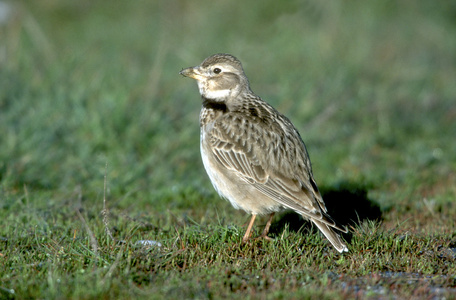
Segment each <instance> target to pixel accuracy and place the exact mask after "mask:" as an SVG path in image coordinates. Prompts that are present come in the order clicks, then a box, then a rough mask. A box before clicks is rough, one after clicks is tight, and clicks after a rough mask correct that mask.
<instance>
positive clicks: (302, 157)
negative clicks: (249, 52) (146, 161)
mask: <svg viewBox="0 0 456 300" xmlns="http://www.w3.org/2000/svg"><path fill="white" fill-rule="evenodd" d="M180 74H181V75H183V76H185V77H189V78H193V79H196V81H197V84H198V89H199V92H200V94H201V99H202V107H201V111H200V116H199V123H200V130H201V131H200V151H201V157H202V161H203V164H204V168H205V169H206V172H207V174H208V176H209V178H210V181H211V182H212V185H213V186H214V188H215V190H216V191H217V192H218V194H219V195H220V196H221V197H222V198H225V199H227V200H228V201H229V202H230V203H231V204H232V206H233V207H234V208H236V209H242V210H244V211H245V212H247V213H248V214H250V215H251V219H250V222H249V224H248V226H247V229H246V232H245V235H244V237H243V238H242V242H244V243H245V242H247V241H248V240H249V239H250V236H251V230H252V226H253V224H254V221H255V218H256V216H257V215H269V218H268V221H267V223H266V225H265V227H264V230H263V233H262V234H261V236H260V237H263V238H265V239H270V238H269V237H268V232H269V229H270V226H271V223H272V220H273V217H274V214H275V213H276V212H280V211H283V210H287V209H291V210H293V211H295V212H296V213H298V214H300V215H301V216H302V217H304V219H306V220H310V221H311V222H312V223H313V224H315V225H316V226H317V227H318V228H319V229H320V231H321V232H322V233H323V234H324V236H325V237H326V238H327V239H328V240H329V242H330V243H331V244H332V245H333V246H334V248H335V249H336V250H337V251H339V252H340V253H343V252H348V247H347V245H346V244H345V243H344V241H343V240H342V238H341V237H340V235H339V234H338V233H337V231H340V232H344V233H346V232H347V229H346V227H342V226H339V225H338V224H337V223H336V222H335V220H334V219H332V218H331V217H330V216H329V214H328V212H327V208H326V206H325V203H324V201H323V198H322V196H321V194H320V191H319V190H318V187H317V184H316V182H315V180H314V177H313V173H312V166H311V162H310V159H309V155H308V152H307V149H306V146H305V144H304V142H303V140H302V138H301V136H300V134H299V132H298V130H297V129H296V127H295V126H294V125H293V124H292V123H291V121H290V120H289V119H288V118H287V117H285V116H284V115H283V114H281V113H279V112H278V111H277V110H276V109H275V108H273V107H272V106H271V105H270V104H268V103H267V102H266V101H264V100H263V99H262V98H260V97H259V96H257V95H256V94H255V93H254V92H253V91H252V90H251V88H250V84H249V80H248V78H247V76H246V75H245V72H244V69H243V67H242V64H241V62H240V61H239V60H238V59H237V58H236V57H235V56H233V55H231V54H226V53H218V54H214V55H212V56H209V57H207V58H206V59H205V60H204V61H203V62H202V63H201V64H200V65H197V66H195V67H189V68H186V69H182V70H181V71H180Z"/></svg>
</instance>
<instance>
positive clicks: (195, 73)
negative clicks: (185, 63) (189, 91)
mask: <svg viewBox="0 0 456 300" xmlns="http://www.w3.org/2000/svg"><path fill="white" fill-rule="evenodd" d="M179 74H181V75H184V76H185V77H190V78H193V79H196V80H202V79H203V78H204V76H203V75H202V74H201V72H200V70H199V68H198V67H190V68H187V69H183V70H182V71H180V72H179Z"/></svg>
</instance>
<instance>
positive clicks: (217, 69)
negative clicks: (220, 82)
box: [214, 68, 222, 74]
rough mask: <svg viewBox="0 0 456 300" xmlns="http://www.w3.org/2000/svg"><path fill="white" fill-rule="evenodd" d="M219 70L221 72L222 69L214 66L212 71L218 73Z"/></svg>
mask: <svg viewBox="0 0 456 300" xmlns="http://www.w3.org/2000/svg"><path fill="white" fill-rule="evenodd" d="M220 72H222V70H221V69H220V68H215V69H214V73H215V74H218V73H220Z"/></svg>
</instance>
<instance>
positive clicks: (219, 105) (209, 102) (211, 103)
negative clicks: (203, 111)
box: [203, 97, 228, 112]
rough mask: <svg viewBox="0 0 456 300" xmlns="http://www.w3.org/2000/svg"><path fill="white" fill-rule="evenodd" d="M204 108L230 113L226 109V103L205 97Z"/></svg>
mask: <svg viewBox="0 0 456 300" xmlns="http://www.w3.org/2000/svg"><path fill="white" fill-rule="evenodd" d="M203 107H204V108H208V109H209V108H210V109H213V110H218V111H222V112H227V111H228V108H227V107H226V104H225V103H223V102H218V101H215V100H214V99H208V98H205V97H203Z"/></svg>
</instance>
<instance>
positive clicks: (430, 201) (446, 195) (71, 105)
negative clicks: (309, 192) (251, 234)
mask: <svg viewBox="0 0 456 300" xmlns="http://www.w3.org/2000/svg"><path fill="white" fill-rule="evenodd" d="M8 5H9V8H10V14H9V18H7V19H4V20H0V40H1V41H2V43H1V44H0V145H1V147H0V298H5V299H23V298H40V299H43V298H46V299H60V298H63V299H66V298H73V299H81V298H82V299H99V298H151V299H155V298H178V297H182V298H198V299H205V298H238V297H243V298H253V299H257V298H278V299H280V298H287V299H290V298H291V299H293V298H294V299H300V298H325V299H330V298H350V299H351V298H363V299H364V298H412V297H414V298H444V297H446V298H447V299H451V298H454V294H455V292H456V277H455V274H456V264H455V262H456V235H455V232H456V224H455V220H456V204H455V198H456V188H455V182H456V141H455V139H454V137H455V136H456V126H455V122H454V120H455V118H456V106H455V104H454V103H455V100H456V85H455V84H454V82H456V69H455V67H454V66H456V56H455V55H454V53H456V22H455V21H454V20H455V19H454V16H455V14H456V7H455V6H454V5H453V4H452V3H451V2H450V1H437V2H435V1H434V2H432V1H420V2H417V3H414V2H400V3H396V2H361V1H352V2H345V3H343V4H342V3H324V2H320V1H305V2H304V1H303V2H299V1H290V2H288V3H287V4H279V3H278V2H277V1H272V0H268V1H263V2H262V5H261V7H260V6H258V5H257V3H255V2H254V1H244V2H243V4H242V5H241V4H236V5H233V4H232V3H231V2H227V1H221V2H218V3H216V4H215V3H212V2H208V1H203V0H201V1H192V2H188V1H134V2H131V3H130V2H129V3H126V2H123V1H111V2H110V3H109V4H108V3H107V2H106V3H105V2H102V1H85V0H84V1H78V2H74V1H64V0H60V1H51V0H47V1H38V2H37V1H17V2H8ZM217 52H227V53H231V54H234V55H236V56H237V57H239V58H240V59H241V61H243V64H244V68H245V70H246V73H247V75H248V76H249V79H250V81H251V86H252V89H253V90H254V91H255V92H256V93H257V94H259V95H261V96H262V97H263V98H264V99H266V100H267V101H268V102H269V103H271V104H272V105H274V106H275V107H276V108H278V109H279V110H280V111H281V112H283V113H284V114H286V115H287V116H289V117H290V119H291V120H292V121H293V123H294V124H295V125H296V127H297V128H298V129H299V130H300V132H301V135H302V137H303V139H304V140H305V142H306V145H307V147H308V150H309V152H310V156H311V159H312V162H313V168H314V175H315V177H316V180H317V183H318V184H319V186H320V188H321V190H322V192H323V195H324V198H325V199H326V203H327V206H328V209H329V210H330V213H331V215H333V216H334V217H335V218H336V219H337V220H339V221H340V222H341V223H343V224H347V225H349V227H350V229H351V230H350V233H349V234H348V235H346V236H344V238H345V239H346V240H347V242H348V244H349V248H350V252H349V253H348V254H345V255H339V254H338V253H337V252H336V251H334V250H333V249H332V248H331V246H330V245H329V244H328V242H327V241H326V240H325V239H324V238H323V237H322V236H321V235H320V234H319V233H318V231H317V230H316V229H315V228H312V227H310V226H308V224H307V223H305V222H304V221H303V220H302V219H300V218H299V216H297V215H296V214H288V213H283V214H280V215H279V216H277V217H276V219H275V223H274V224H273V227H272V228H271V231H272V237H274V238H275V239H274V241H272V242H267V241H262V240H253V241H251V242H250V243H247V244H245V245H244V244H242V243H241V238H242V235H243V233H244V230H245V226H244V225H245V223H246V222H247V221H248V216H247V215H246V214H244V213H243V212H239V211H235V210H234V209H233V208H231V206H230V205H229V203H227V202H226V201H223V200H221V199H219V197H218V196H217V195H216V193H215V191H214V190H213V188H212V186H211V185H210V183H209V180H208V179H207V176H206V175H205V172H204V169H203V167H202V164H201V161H200V157H199V128H198V121H197V119H198V111H199V108H200V102H199V97H198V94H197V89H196V87H195V83H194V82H192V81H191V80H186V79H183V78H181V77H180V76H179V75H178V72H179V70H181V68H183V67H188V66H191V65H196V64H198V63H200V62H201V61H202V60H203V59H204V58H205V57H207V56H209V55H211V54H213V53H217ZM105 176H106V178H107V180H106V182H105ZM105 185H106V187H105ZM104 200H105V201H106V208H107V209H108V218H107V221H104V215H103V214H102V211H103V208H104V203H103V202H104ZM257 222H258V223H257V224H256V225H257V226H256V227H255V233H256V234H259V233H260V232H261V229H262V228H261V225H262V224H261V223H264V222H265V220H262V219H260V220H259V221H257ZM107 231H109V232H110V233H111V234H112V236H110V235H109V234H108V233H107ZM144 241H155V242H157V243H159V244H157V243H156V244H154V245H150V246H147V245H145V244H144V243H145V242H144Z"/></svg>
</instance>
